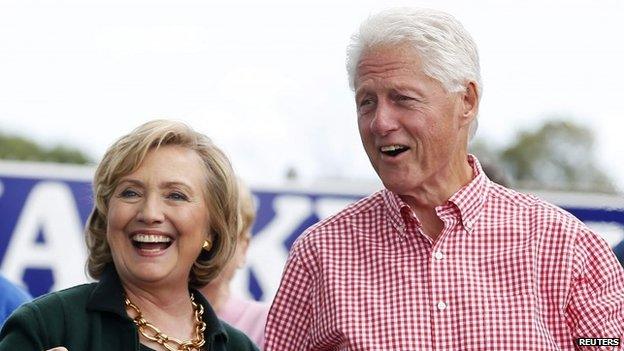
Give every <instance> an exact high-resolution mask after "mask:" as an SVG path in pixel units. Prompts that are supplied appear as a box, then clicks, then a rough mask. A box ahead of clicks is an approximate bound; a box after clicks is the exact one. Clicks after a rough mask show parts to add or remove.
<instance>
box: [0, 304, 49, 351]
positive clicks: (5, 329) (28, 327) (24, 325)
mask: <svg viewBox="0 0 624 351" xmlns="http://www.w3.org/2000/svg"><path fill="white" fill-rule="evenodd" d="M39 317H40V316H39V315H38V314H37V313H36V311H35V309H34V308H33V307H32V306H30V305H29V304H26V305H22V306H21V307H19V308H18V309H17V310H15V312H14V313H13V314H12V315H11V317H9V319H7V321H6V323H5V324H4V326H2V331H0V351H14V350H20V351H39V350H45V349H46V348H45V347H44V345H43V342H42V340H41V338H40V335H42V331H41V329H40V327H41V325H42V324H41V323H40V318H39Z"/></svg>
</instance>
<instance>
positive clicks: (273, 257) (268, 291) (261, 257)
mask: <svg viewBox="0 0 624 351" xmlns="http://www.w3.org/2000/svg"><path fill="white" fill-rule="evenodd" d="M273 210H274V211H275V217H273V219H272V220H271V222H269V223H268V224H267V225H266V226H265V227H264V228H263V229H262V230H261V231H260V232H258V233H256V235H254V237H253V238H252V240H251V243H250V245H249V252H248V255H247V264H248V266H249V267H252V268H253V269H254V275H255V277H256V278H257V280H258V284H259V285H260V288H261V289H262V291H263V300H264V301H271V300H273V297H274V296H275V293H276V292H277V288H278V287H279V283H280V280H281V278H282V271H283V270H284V263H285V262H286V259H287V258H288V250H287V249H286V247H285V246H284V241H285V240H286V238H288V237H289V236H290V235H291V234H293V232H294V231H295V230H296V229H297V228H298V227H299V226H300V225H301V223H303V221H305V220H306V218H308V217H310V215H312V199H311V198H309V197H307V196H294V195H283V196H277V197H275V199H274V200H273ZM299 234H300V233H299ZM248 278H249V270H248V269H244V270H241V272H239V274H237V276H236V277H235V279H234V280H233V281H232V291H247V286H248V285H247V282H248Z"/></svg>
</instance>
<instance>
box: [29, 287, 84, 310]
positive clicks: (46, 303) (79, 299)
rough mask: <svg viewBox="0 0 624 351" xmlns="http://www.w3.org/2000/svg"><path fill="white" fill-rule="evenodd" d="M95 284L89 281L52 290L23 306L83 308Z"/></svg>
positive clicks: (39, 308) (40, 308) (44, 308)
mask: <svg viewBox="0 0 624 351" xmlns="http://www.w3.org/2000/svg"><path fill="white" fill-rule="evenodd" d="M95 286H96V283H90V284H82V285H76V286H74V287H71V288H67V289H63V290H59V291H54V292H51V293H48V294H45V295H42V296H40V297H37V298H36V299H34V300H32V301H30V302H28V303H26V304H25V306H28V307H29V308H35V309H38V310H47V309H59V308H60V309H66V308H69V309H74V308H79V307H82V308H84V306H85V305H86V304H87V301H88V299H89V296H90V295H91V293H92V292H93V289H95Z"/></svg>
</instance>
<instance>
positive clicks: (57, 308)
mask: <svg viewBox="0 0 624 351" xmlns="http://www.w3.org/2000/svg"><path fill="white" fill-rule="evenodd" d="M193 294H194V295H195V301H196V302H197V303H199V304H201V305H203V306H204V316H203V317H204V322H206V330H205V332H204V336H205V339H206V344H205V345H204V350H210V351H213V350H214V351H226V350H228V351H229V350H241V351H246V350H252V351H257V350H258V348H257V347H256V346H255V345H254V344H253V343H252V342H251V341H250V340H249V338H247V336H246V335H245V334H243V333H242V332H240V331H238V330H236V329H234V328H233V327H231V326H229V325H228V324H226V323H224V322H221V321H220V320H219V319H218V318H217V316H216V315H215V313H214V311H213V310H212V308H211V307H210V305H209V304H208V302H207V301H206V299H205V298H204V297H203V296H202V295H201V294H200V293H199V292H197V291H193ZM139 345H140V344H139V337H138V332H137V328H136V325H135V324H134V322H133V321H132V319H130V318H129V317H128V315H127V314H126V309H125V305H124V297H123V288H122V286H121V282H120V280H119V276H118V275H117V272H116V271H115V269H114V267H113V266H112V265H111V266H109V267H108V268H107V270H106V271H105V272H104V274H103V275H102V278H101V280H100V281H99V282H98V283H92V284H84V285H79V286H76V287H73V288H69V289H66V290H62V291H58V292H54V293H50V294H47V295H44V296H42V297H40V298H38V299H36V300H34V301H32V302H29V303H26V304H24V305H22V306H21V307H20V308H18V309H17V310H16V311H15V312H14V313H13V314H12V315H11V317H10V318H9V319H8V320H7V321H6V323H5V324H4V326H3V327H2V331H0V351H17V350H19V351H40V350H47V349H50V348H53V347H56V346H64V347H66V348H67V349H68V350H69V351H112V350H118V351H139V350H141V349H143V350H145V348H140V346H139Z"/></svg>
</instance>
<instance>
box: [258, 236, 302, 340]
mask: <svg viewBox="0 0 624 351" xmlns="http://www.w3.org/2000/svg"><path fill="white" fill-rule="evenodd" d="M298 244H300V243H299V242H298V243H295V245H294V246H293V249H292V250H291V253H290V255H289V257H288V261H287V262H286V268H285V270H284V275H283V277H282V282H281V284H280V287H279V290H278V292H277V295H276V296H275V299H274V300H273V305H272V306H271V310H270V312H269V316H268V319H267V325H266V330H265V344H264V349H265V351H282V350H289V351H303V350H309V349H310V346H309V345H310V335H309V332H310V330H311V323H312V321H311V320H312V315H311V304H312V301H311V296H312V295H311V290H314V286H313V284H314V283H313V281H314V280H313V277H312V275H311V274H310V269H309V268H308V267H306V265H305V261H304V259H303V258H302V257H301V256H302V255H301V253H302V252H301V251H302V250H301V249H302V248H301V246H300V245H298Z"/></svg>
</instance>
